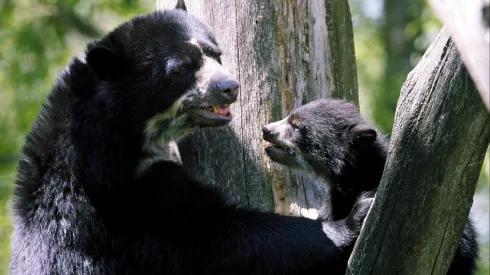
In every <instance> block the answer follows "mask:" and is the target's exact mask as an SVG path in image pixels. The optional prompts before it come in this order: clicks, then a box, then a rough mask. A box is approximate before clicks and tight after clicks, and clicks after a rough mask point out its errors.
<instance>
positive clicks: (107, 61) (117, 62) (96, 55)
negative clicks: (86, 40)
mask: <svg viewBox="0 0 490 275" xmlns="http://www.w3.org/2000/svg"><path fill="white" fill-rule="evenodd" d="M85 59H86V62H87V64H88V66H89V67H90V69H91V70H92V71H93V72H94V73H95V74H96V75H97V77H98V78H99V79H101V80H115V78H117V77H119V76H120V75H121V71H122V70H123V67H122V66H123V65H124V64H123V59H122V57H120V56H119V55H118V54H117V53H116V52H114V51H113V50H111V49H109V48H107V47H105V46H95V47H94V48H92V49H90V50H89V52H88V53H87V56H86V58H85Z"/></svg>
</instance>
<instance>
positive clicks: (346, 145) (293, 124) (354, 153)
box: [262, 99, 478, 274]
mask: <svg viewBox="0 0 490 275" xmlns="http://www.w3.org/2000/svg"><path fill="white" fill-rule="evenodd" d="M262 131H263V134H264V139H265V140H267V141H269V142H271V143H272V144H273V145H272V146H269V147H267V148H266V152H267V154H268V155H269V157H270V158H271V159H272V160H273V161H276V162H278V163H281V164H284V165H286V166H289V167H291V168H294V169H301V170H306V171H308V172H309V171H311V172H313V173H314V174H315V175H316V176H318V177H320V178H321V179H322V180H324V181H325V182H328V183H329V185H330V198H331V201H330V206H331V208H330V209H329V213H324V215H327V216H330V218H331V219H332V220H334V221H335V220H339V219H343V218H345V217H346V216H347V215H348V213H349V211H350V210H351V208H352V206H353V205H354V203H355V201H356V198H357V197H358V196H359V195H360V194H361V193H366V192H367V193H370V194H371V196H374V192H375V191H376V189H377V188H378V185H379V182H380V180H381V176H382V174H383V169H384V165H385V162H386V157H387V153H388V141H387V140H386V139H385V137H384V136H383V135H382V134H381V132H380V131H379V130H377V129H376V128H375V127H373V126H372V125H370V124H369V123H368V122H367V121H365V120H364V119H363V118H362V117H361V115H360V113H359V111H358V110H357V108H356V107H355V106H354V105H353V104H351V103H349V102H346V101H343V100H336V99H320V100H316V101H313V102H310V103H308V104H306V105H304V106H302V107H300V108H298V109H296V110H294V111H293V112H292V113H291V114H290V115H289V116H287V117H286V118H284V119H283V120H280V121H277V122H274V123H271V124H268V125H266V126H264V127H263V129H262ZM477 248H478V246H477V242H476V233H475V230H474V228H473V226H472V223H471V220H470V219H468V222H467V223H466V227H465V229H464V233H463V236H462V239H461V242H460V245H459V248H458V250H457V252H456V256H455V258H454V260H453V262H452V264H451V267H450V269H449V271H448V274H472V273H473V272H474V270H475V260H476V258H477Z"/></svg>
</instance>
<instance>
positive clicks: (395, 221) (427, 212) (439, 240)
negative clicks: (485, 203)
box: [348, 29, 490, 274]
mask: <svg viewBox="0 0 490 275" xmlns="http://www.w3.org/2000/svg"><path fill="white" fill-rule="evenodd" d="M489 141H490V115H489V113H488V111H487V110H486V109H485V106H484V104H483V102H482V100H481V98H480V97H479V95H478V91H477V90H476V88H475V86H474V84H473V81H472V79H471V77H470V75H469V74H468V73H467V70H466V68H465V66H464V64H463V61H462V60H461V58H460V55H459V54H458V51H457V49H456V46H455V44H454V42H453V41H452V39H451V38H450V36H449V33H448V32H447V31H446V30H444V29H443V30H442V31H441V33H440V34H439V36H438V37H437V39H436V40H435V41H434V42H433V44H432V45H431V46H430V48H429V49H428V50H427V52H426V53H425V55H424V57H423V58H422V60H421V61H420V62H419V64H418V65H417V67H416V68H415V69H414V70H413V71H412V72H411V73H410V74H409V75H408V78H407V80H406V82H405V84H404V85H403V88H402V91H401V96H400V99H399V101H398V106H397V110H396V116H395V125H394V127H393V133H392V138H391V143H390V151H389V155H388V160H387V163H386V166H385V171H384V174H383V177H382V179H381V184H380V187H379V189H378V192H377V194H376V199H375V202H374V204H373V207H372V209H371V211H370V213H369V214H368V217H367V218H366V221H365V224H364V228H363V230H362V232H361V235H360V236H359V239H358V240H357V243H356V246H355V248H354V252H353V254H352V255H351V259H350V261H349V268H348V274H446V272H447V270H448V268H449V265H450V263H451V261H452V259H453V257H454V254H455V252H456V248H457V246H458V243H459V241H460V238H461V235H462V232H463V228H464V225H465V222H466V220H467V217H468V214H469V211H470V208H471V204H472V202H473V195H474V193H475V188H476V183H477V180H478V176H479V171H480V169H481V166H482V163H483V158H484V155H485V151H486V149H487V147H488V144H489Z"/></svg>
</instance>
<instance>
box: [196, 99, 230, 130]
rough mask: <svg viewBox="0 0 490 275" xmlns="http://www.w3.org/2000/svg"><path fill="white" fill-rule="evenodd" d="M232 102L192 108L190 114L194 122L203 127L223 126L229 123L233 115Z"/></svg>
mask: <svg viewBox="0 0 490 275" xmlns="http://www.w3.org/2000/svg"><path fill="white" fill-rule="evenodd" d="M230 106H231V104H226V105H219V106H212V107H205V108H200V109H191V110H189V114H190V116H191V118H192V119H193V121H194V123H195V124H196V125H198V126H201V127H206V126H212V127H213V126H214V127H218V126H223V125H225V124H228V123H229V122H230V121H231V120H232V118H233V116H232V114H231V112H230Z"/></svg>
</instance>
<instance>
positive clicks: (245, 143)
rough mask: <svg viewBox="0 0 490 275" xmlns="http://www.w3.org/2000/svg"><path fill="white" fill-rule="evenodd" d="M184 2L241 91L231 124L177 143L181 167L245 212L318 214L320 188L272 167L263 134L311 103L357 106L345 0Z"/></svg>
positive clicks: (165, 5)
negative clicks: (324, 100) (210, 35)
mask: <svg viewBox="0 0 490 275" xmlns="http://www.w3.org/2000/svg"><path fill="white" fill-rule="evenodd" d="M176 2H177V1H168V0H165V1H163V0H157V8H158V9H165V8H173V7H174V6H175V4H176ZM185 3H186V5H187V10H188V12H189V13H191V14H193V15H195V16H197V17H198V18H199V19H201V20H202V21H204V22H205V23H206V24H208V25H209V27H210V29H211V30H212V31H213V32H214V34H215V36H216V38H217V41H218V43H219V44H220V46H221V48H222V50H223V52H224V54H223V63H224V65H225V66H227V67H228V68H230V70H231V71H232V72H233V73H235V74H236V75H237V76H238V78H239V81H240V83H241V88H240V96H239V100H238V102H237V103H236V104H234V105H233V106H232V113H233V114H234V116H235V118H234V120H233V122H232V123H231V124H230V125H229V126H227V127H224V128H220V129H216V128H213V129H204V130H202V131H199V132H198V133H196V134H193V135H192V136H191V137H189V138H187V139H186V140H184V141H183V142H181V144H180V150H181V153H182V157H183V162H184V165H185V166H186V167H187V168H189V171H190V172H191V173H193V174H194V175H196V176H197V177H198V178H200V179H202V180H204V181H206V182H209V183H211V184H217V185H219V186H220V187H221V189H222V190H224V191H225V193H226V194H227V196H228V197H229V198H230V200H231V201H234V202H238V203H241V204H242V205H245V206H250V207H254V208H258V209H262V210H269V211H274V210H275V211H276V212H280V213H285V214H295V215H298V214H299V211H301V210H303V211H304V210H306V209H312V208H314V209H318V208H320V207H321V206H322V205H324V204H325V203H326V186H325V185H324V184H321V183H318V182H315V181H313V180H311V179H310V178H309V177H306V176H303V175H301V174H298V173H296V172H292V171H289V170H288V169H285V168H283V167H281V166H279V165H277V164H273V163H271V161H270V160H269V159H268V157H267V156H266V155H265V152H264V147H265V146H266V143H265V142H263V141H262V133H261V128H262V126H263V125H265V124H267V123H269V122H272V121H273V120H277V119H280V118H282V117H283V116H285V115H286V114H287V113H288V112H290V111H291V110H293V109H294V108H296V107H298V106H300V105H302V104H304V103H307V102H309V101H311V100H313V99H316V98H320V97H327V96H335V97H345V98H347V99H350V100H352V101H354V102H356V103H357V101H358V99H357V98H358V97H357V80H356V73H355V70H356V68H355V59H354V45H353V39H352V24H351V19H350V18H351V17H350V12H349V6H348V3H347V1H345V0H329V1H305V0H303V1H302V0H294V1H283V0H270V1H252V0H240V1H229V0H210V1H200V0H187V1H185ZM312 210H313V209H312Z"/></svg>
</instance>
